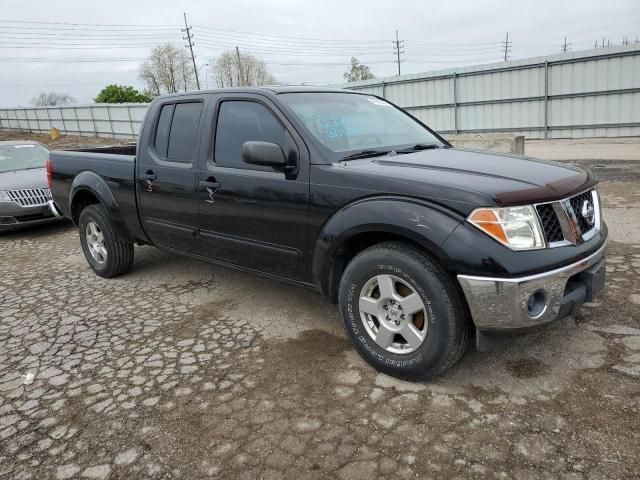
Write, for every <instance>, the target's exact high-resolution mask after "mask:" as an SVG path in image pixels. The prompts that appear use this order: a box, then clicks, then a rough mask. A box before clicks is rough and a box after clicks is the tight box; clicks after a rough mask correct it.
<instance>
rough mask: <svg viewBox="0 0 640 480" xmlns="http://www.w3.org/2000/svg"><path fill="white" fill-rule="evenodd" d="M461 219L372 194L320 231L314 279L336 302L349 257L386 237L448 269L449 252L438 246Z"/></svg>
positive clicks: (416, 203) (408, 201) (406, 200)
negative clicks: (420, 252) (411, 248)
mask: <svg viewBox="0 0 640 480" xmlns="http://www.w3.org/2000/svg"><path fill="white" fill-rule="evenodd" d="M462 220H463V219H461V218H460V217H459V216H457V215H456V214H454V213H453V212H450V211H448V210H445V209H443V208H442V207H439V206H437V205H433V204H430V203H428V202H425V201H420V200H414V199H410V198H402V197H400V198H398V197H388V196H385V197H376V198H373V199H367V200H364V201H361V202H357V203H355V204H352V205H349V206H348V207H345V208H343V209H341V210H340V211H339V212H337V213H336V214H335V215H333V216H332V217H331V219H330V220H329V221H328V222H327V223H326V224H325V226H324V227H323V229H322V231H321V234H320V236H319V238H318V241H317V242H316V246H315V249H314V257H313V266H312V269H313V280H314V282H315V284H316V285H317V286H318V287H319V289H320V291H321V293H322V294H323V295H324V296H326V297H327V298H329V299H330V300H331V301H332V302H337V294H338V286H339V283H340V277H341V276H342V272H343V271H344V269H345V268H346V266H347V265H348V263H349V262H350V261H351V259H353V257H355V256H356V255H357V254H358V253H359V252H361V251H363V250H364V249H366V248H368V247H370V246H373V245H375V244H378V243H382V242H387V241H402V242H405V243H409V244H411V245H413V246H415V247H416V248H418V249H420V250H422V251H425V252H427V253H428V254H429V255H430V256H432V257H434V258H435V259H436V260H438V261H439V262H440V263H441V264H442V265H443V266H444V267H445V269H446V268H447V264H448V257H447V255H446V253H445V251H444V250H443V249H442V248H441V247H440V246H441V245H442V243H443V242H444V241H445V240H446V238H447V237H448V236H449V235H450V234H451V232H453V230H454V229H455V228H456V226H457V225H458V224H459V223H460V222H461V221H462Z"/></svg>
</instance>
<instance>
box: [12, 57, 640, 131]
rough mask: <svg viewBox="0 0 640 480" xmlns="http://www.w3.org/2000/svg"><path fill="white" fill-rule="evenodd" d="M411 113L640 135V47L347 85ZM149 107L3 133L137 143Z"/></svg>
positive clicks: (473, 124)
mask: <svg viewBox="0 0 640 480" xmlns="http://www.w3.org/2000/svg"><path fill="white" fill-rule="evenodd" d="M343 86H344V87H346V88H351V89H355V90H359V91H365V92H369V93H373V94H376V95H379V96H382V97H385V98H387V99H388V100H390V101H391V102H393V103H395V104H397V105H399V106H401V107H403V108H405V109H407V110H408V111H410V112H411V113H412V114H413V115H415V116H417V117H418V118H420V119H421V120H423V121H424V122H425V123H427V124H428V125H429V126H431V127H432V128H434V129H435V130H437V131H439V132H441V133H444V134H451V133H485V132H486V133H507V132H516V133H518V134H519V135H525V136H526V137H529V138H546V137H548V138H581V137H620V136H634V135H640V45H630V46H626V47H611V48H599V49H594V50H589V51H586V52H576V53H567V54H560V55H553V56H549V57H537V58H530V59H526V60H516V61H509V62H500V63H495V64H491V65H481V66H475V67H465V68H459V69H451V70H444V71H439V72H430V73H424V74H415V75H403V76H401V77H387V78H381V79H374V80H368V81H364V82H355V83H349V84H345V85H343ZM146 109H147V105H146V104H139V103H133V104H111V105H86V106H76V107H49V108H6V109H0V128H4V129H21V130H28V131H32V132H48V131H49V129H50V128H51V127H56V128H58V129H59V130H61V131H62V132H64V133H68V134H79V135H102V136H116V137H128V138H132V137H135V136H136V135H137V134H138V130H139V128H140V124H141V122H142V119H143V117H144V112H145V111H146Z"/></svg>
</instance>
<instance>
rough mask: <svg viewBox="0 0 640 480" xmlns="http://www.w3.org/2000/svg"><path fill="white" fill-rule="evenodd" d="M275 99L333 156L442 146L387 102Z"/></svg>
mask: <svg viewBox="0 0 640 480" xmlns="http://www.w3.org/2000/svg"><path fill="white" fill-rule="evenodd" d="M279 98H280V99H281V100H282V101H283V102H284V103H285V104H286V105H287V106H289V107H290V108H291V110H292V111H293V113H294V115H296V116H297V117H298V118H299V119H300V120H301V121H302V123H303V124H304V125H305V126H306V127H307V129H308V130H309V131H310V132H311V134H312V135H313V136H314V137H315V138H316V139H318V141H320V143H321V144H322V145H324V146H325V147H326V148H327V149H329V150H330V151H331V152H333V153H334V154H340V155H332V156H333V157H334V158H335V159H339V158H343V157H344V153H345V152H358V151H364V150H371V149H383V150H390V149H395V148H401V147H409V146H412V145H417V144H436V145H438V146H443V144H442V142H441V141H440V140H438V138H437V137H436V136H434V135H433V134H432V133H431V132H430V131H429V130H427V129H426V128H425V127H424V126H422V125H420V123H418V122H417V121H416V120H414V119H413V118H412V117H411V116H409V115H407V114H406V113H404V112H403V111H402V110H400V109H398V108H396V107H394V106H393V105H391V104H390V103H388V102H385V101H384V100H381V99H379V98H377V97H373V96H369V95H359V94H352V93H326V92H325V93H287V94H281V95H280V96H279Z"/></svg>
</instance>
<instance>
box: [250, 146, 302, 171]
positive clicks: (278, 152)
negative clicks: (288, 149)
mask: <svg viewBox="0 0 640 480" xmlns="http://www.w3.org/2000/svg"><path fill="white" fill-rule="evenodd" d="M242 160H244V161H245V163H250V164H251V165H262V166H264V167H273V168H275V169H278V170H290V169H291V167H292V166H291V165H289V164H288V163H287V158H286V157H285V155H284V152H283V151H282V148H280V145H276V144H275V143H269V142H244V143H243V144H242ZM293 168H295V167H293Z"/></svg>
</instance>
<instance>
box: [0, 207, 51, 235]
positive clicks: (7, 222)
mask: <svg viewBox="0 0 640 480" xmlns="http://www.w3.org/2000/svg"><path fill="white" fill-rule="evenodd" d="M62 219H64V217H63V216H62V214H61V212H60V210H58V207H57V206H56V205H55V203H53V200H49V201H48V202H47V204H46V205H39V206H35V207H15V208H13V209H12V210H5V209H2V210H0V231H8V230H15V229H17V228H21V227H26V226H29V225H38V224H41V223H48V222H52V221H56V220H62Z"/></svg>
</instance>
